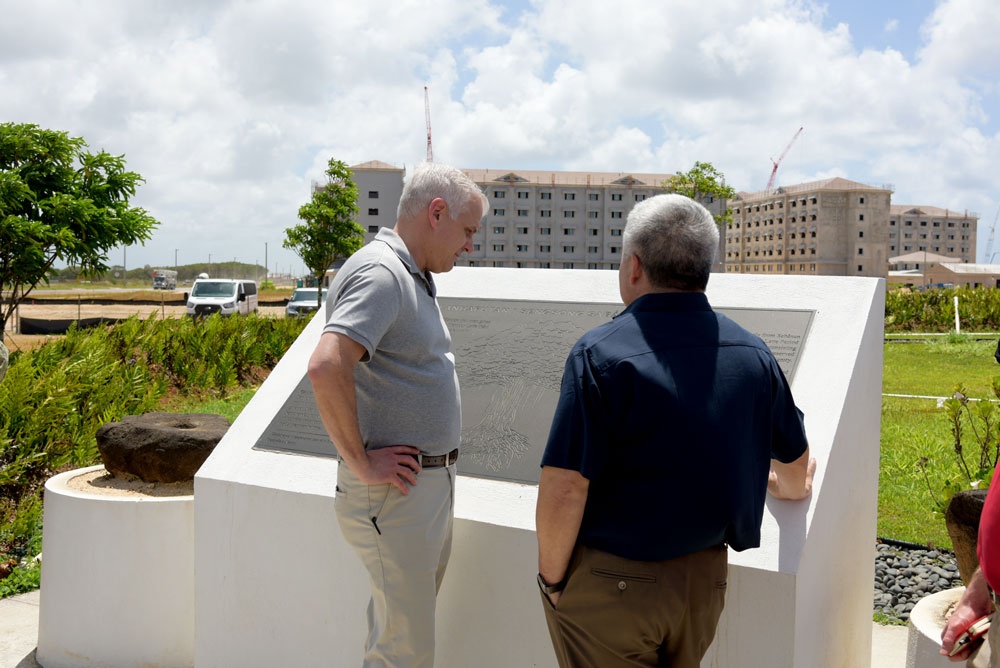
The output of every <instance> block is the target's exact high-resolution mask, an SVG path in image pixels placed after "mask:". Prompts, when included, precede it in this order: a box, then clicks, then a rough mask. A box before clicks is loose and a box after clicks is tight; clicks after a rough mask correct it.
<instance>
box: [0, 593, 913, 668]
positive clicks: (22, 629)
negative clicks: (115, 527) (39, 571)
mask: <svg viewBox="0 0 1000 668" xmlns="http://www.w3.org/2000/svg"><path fill="white" fill-rule="evenodd" d="M38 602H39V592H37V591H34V592H31V593H29V594H22V595H21V596H14V597H12V598H6V599H3V600H0V668H40V667H39V666H38V663H36V662H35V646H36V645H37V643H38V610H39V607H38ZM906 634H907V628H906V627H905V626H880V625H878V624H872V663H871V668H904V667H905V666H906V640H907V636H906ZM747 668H764V667H763V666H760V667H747Z"/></svg>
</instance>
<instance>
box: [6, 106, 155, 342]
mask: <svg viewBox="0 0 1000 668" xmlns="http://www.w3.org/2000/svg"><path fill="white" fill-rule="evenodd" d="M142 182H143V179H142V177H141V176H140V175H139V174H137V173H135V172H129V171H126V169H125V158H124V156H114V155H111V154H110V153H107V152H105V151H100V152H99V153H91V152H90V151H89V150H87V144H86V142H85V141H84V140H83V139H82V138H80V137H70V136H69V135H68V134H67V133H65V132H60V131H56V130H45V129H42V128H39V127H38V126H37V125H33V124H15V123H0V294H5V295H6V296H7V297H6V298H5V299H4V300H3V303H2V305H0V337H2V335H3V331H4V328H5V326H6V324H7V321H8V320H9V319H10V317H11V315H12V314H13V313H14V309H15V308H16V307H17V304H18V303H19V302H20V301H21V300H23V299H24V297H25V296H26V295H27V294H28V293H29V292H31V290H33V289H34V288H35V286H37V285H38V283H39V282H40V281H46V282H48V280H49V272H50V271H51V270H52V268H53V264H54V263H55V262H56V260H61V261H64V262H66V263H67V264H70V265H75V266H76V267H78V268H79V269H80V271H82V272H84V273H89V274H100V273H103V272H105V271H107V270H108V267H107V265H106V264H105V262H106V261H107V254H108V252H109V251H111V250H112V249H114V248H115V247H117V246H121V245H123V244H124V245H131V244H135V243H140V242H144V241H146V240H147V239H149V237H150V235H151V233H152V230H153V228H155V227H156V226H157V224H158V223H157V221H156V220H155V219H154V218H153V217H152V216H150V215H149V214H147V213H146V211H145V210H144V209H141V208H137V207H130V206H129V199H130V198H131V197H132V196H134V195H135V190H136V187H137V186H138V185H139V184H140V183H142Z"/></svg>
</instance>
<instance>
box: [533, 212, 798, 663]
mask: <svg viewBox="0 0 1000 668" xmlns="http://www.w3.org/2000/svg"><path fill="white" fill-rule="evenodd" d="M718 241H719V232H718V228H717V226H716V224H715V221H714V219H713V218H712V215H711V214H710V213H709V212H708V211H707V210H706V209H705V208H704V207H703V206H702V205H700V204H698V203H697V202H695V201H693V200H691V199H689V198H687V197H683V196H681V195H659V196H657V197H654V198H651V199H649V200H646V201H644V202H642V203H640V204H638V205H636V207H635V208H634V209H633V210H632V212H631V213H630V214H629V217H628V222H627V224H626V226H625V232H624V243H623V249H622V263H621V268H620V270H619V289H620V292H621V296H622V300H623V301H624V302H625V305H626V308H625V310H624V311H623V312H622V313H621V314H619V315H618V316H616V317H615V319H614V320H612V321H611V322H608V323H605V324H604V325H601V326H599V327H597V328H595V329H593V330H591V331H590V332H588V333H587V334H586V335H584V336H583V338H581V339H580V340H579V341H578V342H577V343H576V345H575V346H574V347H573V349H572V351H571V352H570V355H569V359H568V360H567V362H566V368H565V372H564V374H563V381H562V390H561V393H560V398H559V403H558V405H557V408H556V414H555V417H554V419H553V424H552V429H551V432H550V434H549V440H548V444H547V445H546V448H545V454H544V456H543V458H542V475H541V482H540V484H539V489H538V506H537V511H536V527H537V532H538V554H539V557H538V571H539V572H538V584H539V587H540V588H541V590H542V597H543V605H544V607H545V614H546V620H547V623H548V626H549V632H550V635H551V636H552V642H553V646H554V648H555V651H556V656H557V658H558V660H559V665H560V666H562V668H569V667H574V668H581V667H585V666H594V667H600V668H615V667H617V666H673V667H677V668H688V667H690V668H697V666H698V665H699V663H700V661H701V658H702V656H704V654H705V651H706V650H707V649H708V646H709V644H711V642H712V639H713V637H714V636H715V629H716V626H717V624H718V620H719V617H720V615H721V614H722V608H723V605H724V603H725V593H726V581H727V569H728V562H727V556H726V550H727V546H729V547H732V548H733V549H735V550H744V549H747V548H751V547H757V546H758V545H759V544H760V525H761V520H762V518H763V512H764V499H765V496H766V494H767V492H770V493H771V494H772V495H774V496H776V497H778V498H784V499H801V498H804V497H806V496H808V495H809V494H810V492H811V489H812V478H813V472H814V471H815V466H816V463H815V460H812V459H810V457H809V447H808V443H807V442H806V434H805V428H804V426H803V417H802V412H801V411H799V409H798V408H797V407H796V406H795V402H794V401H793V399H792V395H791V391H790V389H789V386H788V383H787V381H786V380H785V377H784V374H782V372H781V369H780V368H779V366H778V363H777V362H776V361H775V359H774V356H773V355H772V354H771V351H770V350H769V349H768V348H767V346H766V345H765V344H764V343H763V341H761V340H760V338H758V337H757V336H755V335H753V334H751V333H750V332H748V331H746V330H745V329H743V328H742V327H740V326H739V325H737V324H736V323H735V322H733V321H732V320H730V319H729V318H727V317H726V316H724V315H721V314H718V313H715V312H714V311H713V310H712V308H711V306H710V305H709V303H708V299H707V298H706V296H705V287H706V285H707V283H708V277H709V273H710V271H711V267H712V263H713V261H714V258H715V252H716V248H717V246H718ZM706 477H707V479H706Z"/></svg>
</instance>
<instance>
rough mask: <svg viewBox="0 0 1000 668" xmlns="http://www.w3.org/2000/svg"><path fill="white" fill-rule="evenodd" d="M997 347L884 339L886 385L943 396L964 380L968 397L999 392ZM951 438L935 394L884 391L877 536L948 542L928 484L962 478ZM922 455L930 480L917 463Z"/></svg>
mask: <svg viewBox="0 0 1000 668" xmlns="http://www.w3.org/2000/svg"><path fill="white" fill-rule="evenodd" d="M995 349H996V341H964V342H954V343H949V342H946V341H943V340H942V341H934V342H927V343H887V344H886V345H885V353H884V354H885V357H884V364H883V378H882V391H883V392H884V393H885V394H908V395H921V396H930V397H946V396H950V395H951V394H953V393H954V391H955V386H956V385H958V384H962V385H964V386H965V388H966V392H967V395H968V396H969V397H976V398H984V399H989V398H994V397H993V393H992V389H991V386H992V380H993V378H994V377H995V376H1000V366H998V365H997V363H996V362H995V360H994V359H993V352H994V350H995ZM952 444H953V439H952V435H951V425H950V422H949V421H948V419H947V416H946V413H945V410H944V409H943V408H939V407H938V401H937V400H936V399H911V398H898V397H890V396H884V397H883V398H882V434H881V465H880V470H879V508H878V534H879V536H883V537H888V538H895V539H898V540H906V541H911V542H915V543H930V544H933V545H936V546H939V547H946V548H950V547H951V539H950V538H949V537H948V533H947V530H946V529H945V524H944V515H943V513H941V512H939V511H938V509H937V507H936V505H935V502H934V497H933V496H932V493H931V488H933V489H935V490H940V489H941V488H942V487H943V485H944V483H945V481H947V480H956V481H957V480H959V478H960V475H959V468H958V465H957V462H956V459H955V452H954V449H953V445H952ZM970 446H971V443H970V442H967V443H966V447H970ZM924 457H926V458H927V466H926V469H927V479H926V480H925V477H924V474H923V473H922V472H921V470H920V467H919V462H920V461H921V458H924ZM928 480H929V484H928Z"/></svg>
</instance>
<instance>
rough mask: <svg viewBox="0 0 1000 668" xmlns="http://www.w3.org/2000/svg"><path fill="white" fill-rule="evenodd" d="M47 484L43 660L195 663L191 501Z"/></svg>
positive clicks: (71, 482) (52, 665)
mask: <svg viewBox="0 0 1000 668" xmlns="http://www.w3.org/2000/svg"><path fill="white" fill-rule="evenodd" d="M103 468H104V467H102V466H94V467H89V468H85V469H77V470H75V471H68V472H66V473H62V474H60V475H57V476H54V477H53V478H50V479H49V480H48V481H47V482H46V483H45V511H44V512H45V525H44V528H43V532H42V541H43V543H42V550H43V555H42V584H41V592H40V603H39V606H40V608H39V628H38V652H37V660H38V663H39V664H41V665H42V666H44V667H45V668H81V667H84V666H116V667H120V668H126V667H133V666H134V667H136V668H139V667H140V666H162V667H164V668H166V667H182V666H193V665H194V495H192V494H188V495H179V496H157V495H152V494H142V493H135V492H131V493H116V492H115V490H114V489H113V488H112V487H113V486H112V485H104V486H103V487H102V488H98V487H96V486H94V487H93V491H89V490H88V489H87V488H86V486H85V485H83V486H82V485H80V484H79V483H78V480H77V479H78V478H79V477H80V476H88V475H89V476H91V477H94V472H96V471H103Z"/></svg>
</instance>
